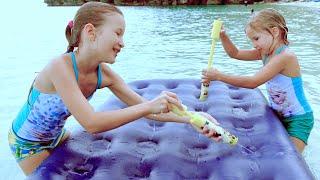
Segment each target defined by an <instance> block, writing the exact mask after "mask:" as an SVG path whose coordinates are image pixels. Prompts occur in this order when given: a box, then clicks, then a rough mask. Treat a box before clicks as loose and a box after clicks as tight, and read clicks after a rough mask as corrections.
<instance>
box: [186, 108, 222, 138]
mask: <svg viewBox="0 0 320 180" xmlns="http://www.w3.org/2000/svg"><path fill="white" fill-rule="evenodd" d="M197 113H198V114H200V115H201V116H203V117H205V118H206V119H208V120H209V121H211V122H212V123H214V124H216V125H219V123H218V121H217V120H216V119H215V118H214V117H212V116H211V115H210V114H208V113H205V112H197ZM192 126H193V127H194V128H195V129H196V130H197V131H198V132H199V133H201V134H203V135H205V136H207V137H208V138H211V139H213V140H214V141H216V142H220V141H221V139H222V138H221V136H220V135H219V134H217V132H216V131H215V130H213V129H210V130H209V129H208V127H207V126H205V127H203V128H202V129H200V128H198V127H196V126H194V125H193V124H192Z"/></svg>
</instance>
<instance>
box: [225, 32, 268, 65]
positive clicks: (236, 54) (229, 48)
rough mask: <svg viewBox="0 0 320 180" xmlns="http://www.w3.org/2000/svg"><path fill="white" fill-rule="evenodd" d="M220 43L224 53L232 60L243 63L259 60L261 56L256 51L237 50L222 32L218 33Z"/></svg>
mask: <svg viewBox="0 0 320 180" xmlns="http://www.w3.org/2000/svg"><path fill="white" fill-rule="evenodd" d="M220 38H221V43H222V46H223V48H224V50H225V51H226V53H227V54H228V55H229V56H230V57H231V58H234V59H238V60H243V61H253V60H261V59H262V58H261V54H260V52H259V51H258V50H256V49H251V50H239V49H238V48H237V47H236V46H235V45H234V44H233V43H232V41H231V40H230V38H229V37H228V35H227V34H226V33H225V32H224V30H222V31H221V33H220Z"/></svg>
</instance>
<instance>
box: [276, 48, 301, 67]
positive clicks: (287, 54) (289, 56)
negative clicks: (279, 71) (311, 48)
mask: <svg viewBox="0 0 320 180" xmlns="http://www.w3.org/2000/svg"><path fill="white" fill-rule="evenodd" d="M279 58H280V59H281V60H283V61H285V62H286V64H296V63H297V62H298V58H297V56H296V54H295V53H294V52H293V51H291V50H290V49H286V50H285V51H284V52H282V53H281V54H279Z"/></svg>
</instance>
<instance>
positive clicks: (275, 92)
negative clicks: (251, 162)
mask: <svg viewBox="0 0 320 180" xmlns="http://www.w3.org/2000/svg"><path fill="white" fill-rule="evenodd" d="M286 48H288V47H287V46H281V47H279V48H278V49H277V50H276V51H275V55H278V54H280V53H281V52H282V51H283V50H285V49H286ZM268 60H269V57H264V58H263V64H264V65H265V64H267V63H268ZM266 87H267V92H268V99H269V103H270V106H271V108H272V109H274V110H275V111H276V112H277V113H278V115H279V116H280V118H281V119H282V122H283V123H284V125H285V127H286V128H287V131H288V133H289V135H291V136H293V137H297V138H299V139H301V140H303V141H304V142H305V143H306V142H307V139H308V137H309V134H310V131H311V129H312V127H313V113H312V109H311V107H310V105H309V103H308V101H307V99H306V97H305V94H304V91H303V83H302V78H301V76H298V77H288V76H285V75H283V74H277V75H276V76H275V77H273V78H272V79H271V80H269V81H268V82H267V83H266ZM298 119H299V121H300V122H297V120H298ZM295 123H299V125H298V124H295ZM298 126H299V127H298ZM302 129H304V130H302ZM292 131H294V132H295V133H292ZM301 131H304V133H307V135H306V134H305V135H301ZM298 134H299V135H298ZM302 136H303V137H302ZM306 136H307V137H306ZM306 144H307V143H306Z"/></svg>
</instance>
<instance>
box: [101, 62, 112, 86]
mask: <svg viewBox="0 0 320 180" xmlns="http://www.w3.org/2000/svg"><path fill="white" fill-rule="evenodd" d="M100 67H101V72H102V87H108V86H110V85H111V84H112V81H113V76H114V72H113V71H112V69H111V68H110V67H109V66H108V65H107V64H106V63H101V64H100Z"/></svg>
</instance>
